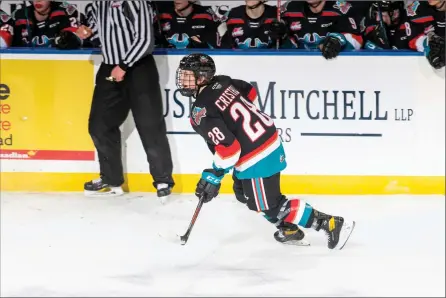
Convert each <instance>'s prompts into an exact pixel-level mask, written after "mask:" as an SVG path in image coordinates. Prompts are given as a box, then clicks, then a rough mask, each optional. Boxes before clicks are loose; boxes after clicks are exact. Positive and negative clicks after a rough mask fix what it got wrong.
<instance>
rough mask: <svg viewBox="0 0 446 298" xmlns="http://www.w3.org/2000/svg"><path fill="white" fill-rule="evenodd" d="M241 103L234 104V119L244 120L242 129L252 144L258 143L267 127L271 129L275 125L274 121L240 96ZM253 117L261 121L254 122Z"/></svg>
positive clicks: (232, 108) (232, 113)
mask: <svg viewBox="0 0 446 298" xmlns="http://www.w3.org/2000/svg"><path fill="white" fill-rule="evenodd" d="M240 99H241V101H242V102H243V104H242V103H241V102H235V103H233V104H232V106H231V109H230V113H231V116H232V119H234V121H237V120H238V119H239V118H240V117H242V118H243V122H242V127H243V130H244V132H245V134H246V135H247V136H248V138H249V139H250V140H251V142H255V141H257V140H258V139H259V138H260V137H261V136H262V135H263V134H264V133H265V132H266V129H265V127H271V126H273V125H274V121H273V120H272V119H271V118H270V117H269V116H268V115H266V114H265V113H262V112H260V111H259V110H257V107H256V106H255V105H254V104H253V103H251V102H249V101H248V100H246V99H245V98H243V97H242V96H240ZM252 115H255V116H257V118H259V120H260V121H255V122H254V123H251V122H252Z"/></svg>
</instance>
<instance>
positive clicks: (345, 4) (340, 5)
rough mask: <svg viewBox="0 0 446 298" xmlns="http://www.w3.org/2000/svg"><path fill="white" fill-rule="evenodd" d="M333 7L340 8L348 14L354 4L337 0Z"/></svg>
mask: <svg viewBox="0 0 446 298" xmlns="http://www.w3.org/2000/svg"><path fill="white" fill-rule="evenodd" d="M333 7H334V8H337V9H339V10H340V11H341V12H342V13H343V14H346V13H347V12H348V11H349V10H350V8H351V7H352V5H351V4H350V2H347V1H336V4H335V5H333Z"/></svg>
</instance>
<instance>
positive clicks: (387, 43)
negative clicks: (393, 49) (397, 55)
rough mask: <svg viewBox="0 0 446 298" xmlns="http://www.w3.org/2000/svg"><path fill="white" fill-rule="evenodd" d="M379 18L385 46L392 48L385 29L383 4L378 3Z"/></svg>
mask: <svg viewBox="0 0 446 298" xmlns="http://www.w3.org/2000/svg"><path fill="white" fill-rule="evenodd" d="M378 16H379V25H380V26H381V30H382V33H383V35H384V38H385V39H386V40H385V45H386V46H387V47H388V48H390V42H389V38H388V37H387V31H386V27H384V20H383V13H382V10H381V3H379V2H378Z"/></svg>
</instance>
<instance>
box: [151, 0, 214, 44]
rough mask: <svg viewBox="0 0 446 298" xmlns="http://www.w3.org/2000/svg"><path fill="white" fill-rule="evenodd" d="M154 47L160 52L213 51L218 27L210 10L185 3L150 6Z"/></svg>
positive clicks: (161, 3)
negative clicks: (197, 49) (168, 49)
mask: <svg viewBox="0 0 446 298" xmlns="http://www.w3.org/2000/svg"><path fill="white" fill-rule="evenodd" d="M154 6H155V8H156V9H155V10H156V16H155V21H154V26H155V33H156V34H157V35H156V44H157V46H159V47H163V48H175V49H186V48H208V49H209V48H215V47H217V27H218V23H217V22H216V20H215V17H214V11H213V10H212V8H207V7H203V6H201V5H198V4H194V3H192V1H188V0H175V1H168V2H165V1H158V2H156V3H154Z"/></svg>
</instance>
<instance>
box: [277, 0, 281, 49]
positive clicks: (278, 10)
mask: <svg viewBox="0 0 446 298" xmlns="http://www.w3.org/2000/svg"><path fill="white" fill-rule="evenodd" d="M281 12H282V7H281V0H277V20H278V21H279V22H280V15H281ZM279 48H280V39H279V38H277V39H276V49H279Z"/></svg>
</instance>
